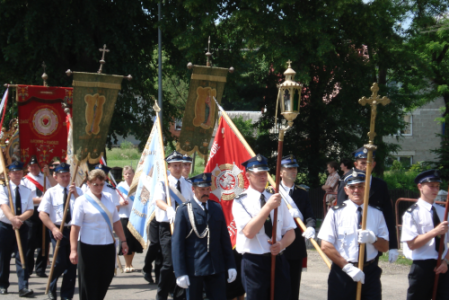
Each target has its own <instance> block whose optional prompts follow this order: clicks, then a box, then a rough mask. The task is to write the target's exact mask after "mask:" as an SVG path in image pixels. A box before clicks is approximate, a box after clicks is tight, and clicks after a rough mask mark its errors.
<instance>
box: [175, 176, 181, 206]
mask: <svg viewBox="0 0 449 300" xmlns="http://www.w3.org/2000/svg"><path fill="white" fill-rule="evenodd" d="M176 189H177V190H178V191H179V193H180V194H182V193H181V180H178V182H177V183H176ZM175 207H178V202H176V201H175Z"/></svg>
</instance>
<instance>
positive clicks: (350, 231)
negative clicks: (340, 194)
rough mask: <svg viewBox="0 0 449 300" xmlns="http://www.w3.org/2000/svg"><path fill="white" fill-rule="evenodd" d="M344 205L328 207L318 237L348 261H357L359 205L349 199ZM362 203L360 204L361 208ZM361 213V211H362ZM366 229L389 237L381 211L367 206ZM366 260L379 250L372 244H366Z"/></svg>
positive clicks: (374, 256)
mask: <svg viewBox="0 0 449 300" xmlns="http://www.w3.org/2000/svg"><path fill="white" fill-rule="evenodd" d="M343 203H344V204H345V205H346V206H345V207H343V208H340V209H337V210H334V209H330V210H329V212H328V213H327V215H326V218H324V221H323V224H322V225H321V228H320V232H319V233H318V238H319V239H322V240H324V241H327V242H329V243H331V244H332V245H334V247H335V249H337V251H338V252H339V253H340V255H341V256H342V257H343V258H344V259H346V260H347V261H348V262H352V263H355V262H358V261H359V243H358V242H357V238H358V234H357V229H358V213H357V209H358V207H359V205H357V204H355V203H354V202H352V201H351V200H346V201H344V202H343ZM363 206H364V205H363V204H362V205H360V207H362V209H363ZM362 214H363V211H362ZM366 230H371V231H372V232H374V234H375V235H376V236H377V237H378V238H382V239H384V240H387V241H388V239H389V236H388V229H387V224H386V223H385V219H384V215H383V213H382V212H381V211H380V210H378V209H377V208H374V207H371V206H368V213H367V220H366ZM365 249H366V250H365V251H366V261H370V260H373V259H375V258H376V256H377V255H378V253H379V251H378V250H376V248H374V246H373V244H370V243H367V244H366V248H365Z"/></svg>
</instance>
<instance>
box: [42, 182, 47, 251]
mask: <svg viewBox="0 0 449 300" xmlns="http://www.w3.org/2000/svg"><path fill="white" fill-rule="evenodd" d="M46 191H47V175H45V173H44V194H45V192H46ZM42 196H43V195H42ZM45 231H46V227H45V224H44V222H42V256H45Z"/></svg>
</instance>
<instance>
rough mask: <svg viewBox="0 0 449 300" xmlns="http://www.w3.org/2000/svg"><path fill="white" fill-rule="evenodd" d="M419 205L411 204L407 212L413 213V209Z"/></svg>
mask: <svg viewBox="0 0 449 300" xmlns="http://www.w3.org/2000/svg"><path fill="white" fill-rule="evenodd" d="M417 207H418V204H417V203H415V204H413V205H412V206H410V207H409V208H407V212H408V213H412V211H413V210H415V208H417Z"/></svg>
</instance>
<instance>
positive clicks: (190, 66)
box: [187, 62, 193, 70]
mask: <svg viewBox="0 0 449 300" xmlns="http://www.w3.org/2000/svg"><path fill="white" fill-rule="evenodd" d="M187 69H189V70H192V69H193V64H192V63H191V62H189V63H188V64H187Z"/></svg>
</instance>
